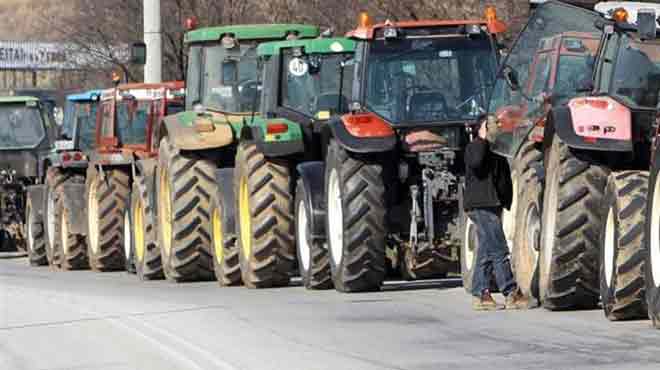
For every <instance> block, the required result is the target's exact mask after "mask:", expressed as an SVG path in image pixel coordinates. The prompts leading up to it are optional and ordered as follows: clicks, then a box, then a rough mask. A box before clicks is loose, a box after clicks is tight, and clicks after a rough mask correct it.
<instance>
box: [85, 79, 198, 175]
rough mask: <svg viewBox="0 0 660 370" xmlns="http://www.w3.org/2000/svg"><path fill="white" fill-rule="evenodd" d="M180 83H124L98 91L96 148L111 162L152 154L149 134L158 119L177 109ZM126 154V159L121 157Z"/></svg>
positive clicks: (181, 89) (180, 103)
mask: <svg viewBox="0 0 660 370" xmlns="http://www.w3.org/2000/svg"><path fill="white" fill-rule="evenodd" d="M184 97H185V90H184V84H183V82H166V83H160V84H125V85H119V86H117V88H114V89H109V90H105V91H103V92H102V94H101V97H100V102H99V109H98V113H97V116H96V148H97V150H96V151H97V152H98V153H99V154H100V155H101V157H107V158H105V160H109V161H110V162H114V160H113V158H114V159H115V160H119V161H120V162H121V161H122V158H123V159H124V160H129V159H128V157H131V156H132V154H133V153H134V154H135V155H137V156H138V157H149V156H153V155H155V152H154V149H153V148H154V147H155V145H156V143H155V142H154V140H153V138H152V136H153V133H154V131H155V129H156V128H157V127H158V125H159V123H160V120H161V119H162V118H163V117H164V116H165V115H167V114H172V113H176V112H179V111H181V109H182V106H183V101H184ZM125 156H127V158H124V157H125Z"/></svg>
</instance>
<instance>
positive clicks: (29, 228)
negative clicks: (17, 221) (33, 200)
mask: <svg viewBox="0 0 660 370" xmlns="http://www.w3.org/2000/svg"><path fill="white" fill-rule="evenodd" d="M25 213H26V216H27V217H26V219H27V225H26V228H27V230H26V232H27V237H28V240H27V247H28V251H30V252H33V251H34V246H33V245H32V243H34V230H32V223H33V220H32V207H31V206H30V205H29V203H28V206H27V207H26V210H25Z"/></svg>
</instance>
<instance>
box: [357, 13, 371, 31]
mask: <svg viewBox="0 0 660 370" xmlns="http://www.w3.org/2000/svg"><path fill="white" fill-rule="evenodd" d="M372 25H373V23H372V22H371V17H370V16H369V13H367V12H360V17H359V18H358V26H359V27H364V28H367V27H371V26H372Z"/></svg>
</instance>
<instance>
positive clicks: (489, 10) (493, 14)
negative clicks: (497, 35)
mask: <svg viewBox="0 0 660 370" xmlns="http://www.w3.org/2000/svg"><path fill="white" fill-rule="evenodd" d="M484 14H485V16H486V22H494V21H496V20H497V9H496V8H495V6H494V5H487V6H486V10H485V11H484Z"/></svg>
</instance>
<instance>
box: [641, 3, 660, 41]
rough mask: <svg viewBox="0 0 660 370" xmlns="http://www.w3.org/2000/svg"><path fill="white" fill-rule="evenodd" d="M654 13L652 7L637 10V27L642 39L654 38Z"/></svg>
mask: <svg viewBox="0 0 660 370" xmlns="http://www.w3.org/2000/svg"><path fill="white" fill-rule="evenodd" d="M656 27H657V23H656V15H655V10H653V9H640V10H639V11H638V12H637V29H638V31H637V32H638V33H639V38H640V39H642V40H655V37H656Z"/></svg>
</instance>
